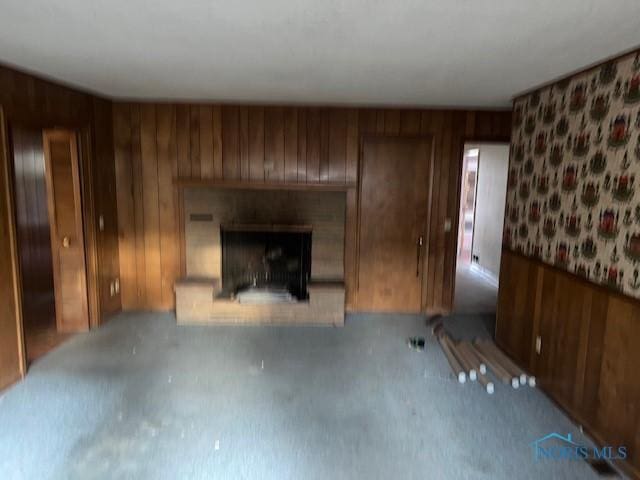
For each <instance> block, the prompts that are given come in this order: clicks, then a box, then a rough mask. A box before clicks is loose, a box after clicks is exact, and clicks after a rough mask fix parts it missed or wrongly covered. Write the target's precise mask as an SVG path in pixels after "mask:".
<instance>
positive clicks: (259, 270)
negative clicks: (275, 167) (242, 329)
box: [176, 187, 346, 325]
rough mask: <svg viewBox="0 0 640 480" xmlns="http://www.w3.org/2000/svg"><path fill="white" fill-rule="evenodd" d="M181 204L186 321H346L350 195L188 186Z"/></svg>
mask: <svg viewBox="0 0 640 480" xmlns="http://www.w3.org/2000/svg"><path fill="white" fill-rule="evenodd" d="M181 202H182V211H183V215H182V221H183V231H184V235H183V252H184V259H183V261H184V262H183V263H184V270H185V272H184V273H185V275H184V277H183V278H182V279H181V280H180V281H179V282H177V283H176V316H177V319H178V323H211V324H215V323H223V324H228V323H260V324H262V323H268V324H298V323H299V324H309V323H311V324H330V325H342V324H343V323H344V231H345V230H344V229H345V208H346V205H345V202H346V200H345V193H344V192H339V191H338V192H336V191H306V190H252V189H229V188H212V187H206V188H205V187H187V188H183V189H182V191H181ZM247 292H248V293H250V295H245V294H246V293H247ZM265 292H269V293H273V292H278V293H279V296H274V297H273V300H272V301H271V300H270V298H271V297H268V296H266V297H265V295H264V294H265ZM256 293H257V294H259V296H256V295H255V294H256ZM243 295H245V296H243ZM283 296H286V297H283ZM246 298H250V299H255V298H259V299H260V301H258V302H254V301H246V300H243V299H246ZM283 298H286V301H285V300H283ZM278 299H279V300H278Z"/></svg>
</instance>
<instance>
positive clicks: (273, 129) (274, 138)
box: [264, 107, 284, 182]
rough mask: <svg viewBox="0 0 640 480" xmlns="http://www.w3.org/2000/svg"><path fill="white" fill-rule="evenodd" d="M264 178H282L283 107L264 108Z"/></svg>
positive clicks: (279, 179) (273, 179)
mask: <svg viewBox="0 0 640 480" xmlns="http://www.w3.org/2000/svg"><path fill="white" fill-rule="evenodd" d="M264 135H265V140H264V148H265V154H264V164H265V180H270V181H274V182H278V181H282V180H283V179H284V109H283V108H282V107H269V108H266V109H265V126H264Z"/></svg>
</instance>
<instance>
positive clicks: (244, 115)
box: [238, 107, 251, 181]
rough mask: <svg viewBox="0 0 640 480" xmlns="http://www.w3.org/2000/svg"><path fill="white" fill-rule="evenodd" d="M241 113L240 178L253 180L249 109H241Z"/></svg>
mask: <svg viewBox="0 0 640 480" xmlns="http://www.w3.org/2000/svg"><path fill="white" fill-rule="evenodd" d="M239 110H240V112H239V120H238V121H239V126H238V128H239V139H238V140H239V142H240V147H239V149H240V178H241V179H242V180H247V181H248V180H251V175H250V174H249V108H248V107H240V109H239Z"/></svg>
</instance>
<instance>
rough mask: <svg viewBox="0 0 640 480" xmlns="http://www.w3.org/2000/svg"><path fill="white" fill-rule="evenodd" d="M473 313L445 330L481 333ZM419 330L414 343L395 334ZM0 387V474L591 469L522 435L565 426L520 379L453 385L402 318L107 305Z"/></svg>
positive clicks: (415, 325) (447, 475)
mask: <svg viewBox="0 0 640 480" xmlns="http://www.w3.org/2000/svg"><path fill="white" fill-rule="evenodd" d="M486 324H487V322H486V321H483V319H481V318H478V317H469V316H467V317H459V318H458V319H452V320H449V328H450V329H451V330H452V331H453V332H454V333H455V334H458V335H460V334H462V333H464V334H466V335H475V334H477V333H483V332H484V333H485V334H486ZM416 334H418V335H425V336H427V340H428V342H427V349H426V351H425V352H422V353H418V352H414V351H411V350H409V349H408V348H407V346H406V339H407V337H409V336H411V335H416ZM1 395H2V396H1V397H0V472H1V473H0V477H1V478H2V479H4V480H9V479H38V480H44V479H49V478H56V479H82V480H88V479H103V478H117V479H154V480H159V479H171V480H176V479H205V478H206V479H212V478H216V479H223V478H230V479H243V478H244V479H280V480H281V479H329V478H331V479H343V478H344V479H347V478H348V479H363V478H370V479H389V478H399V479H400V478H401V479H414V478H415V479H425V478H434V479H470V478H473V479H492V480H494V479H500V478H504V479H515V478H517V479H521V478H535V479H538V478H545V479H546V478H554V479H558V478H575V479H588V478H597V477H596V475H595V474H594V473H593V471H592V470H591V469H590V467H589V466H588V465H587V464H586V463H584V462H583V461H570V460H566V461H550V460H548V461H541V462H534V459H533V454H532V447H531V445H530V443H531V442H533V441H534V440H535V439H536V438H538V437H541V436H543V435H546V434H547V433H550V432H552V431H555V432H559V433H561V434H566V433H572V434H573V436H574V440H577V441H581V442H584V441H585V440H584V438H583V437H582V436H581V435H580V433H579V431H578V429H577V428H576V427H575V426H574V425H572V424H571V423H570V422H569V421H568V420H567V418H566V417H565V416H564V415H563V414H562V413H561V412H560V411H559V410H558V409H557V408H556V407H554V405H553V404H552V403H551V402H550V401H549V400H547V399H546V398H545V396H544V395H542V393H541V392H540V391H538V390H535V389H528V388H527V389H520V390H512V389H510V388H507V387H503V386H502V385H500V386H499V387H498V389H497V392H496V394H495V395H493V396H488V395H487V394H486V393H484V391H483V390H482V389H481V388H480V387H479V386H478V385H475V384H467V385H464V386H463V385H459V384H458V383H456V382H455V381H454V379H453V377H452V376H451V375H450V373H449V370H448V366H447V363H446V360H445V358H444V357H443V355H442V353H441V352H440V350H439V348H438V347H437V346H436V344H435V343H434V341H433V339H431V337H430V336H429V335H428V330H427V328H426V327H425V323H424V319H422V318H419V317H412V316H372V315H361V316H351V317H348V319H347V324H346V326H345V327H344V328H342V329H338V328H312V327H297V328H291V327H289V328H285V327H177V326H176V324H175V320H174V319H173V317H172V316H171V315H168V314H151V313H148V314H145V313H139V314H122V315H119V316H118V317H116V318H114V319H113V320H111V321H110V322H109V323H108V324H107V325H105V326H104V327H103V328H100V329H99V330H96V331H92V332H91V333H88V334H84V335H77V336H75V337H74V338H72V339H70V340H69V341H67V342H66V343H65V344H63V345H62V346H60V347H59V348H58V349H56V350H54V351H53V352H51V353H49V354H47V355H45V356H44V357H42V358H41V359H39V360H38V361H36V362H35V363H34V365H33V367H32V369H31V371H30V373H29V375H28V376H27V378H26V380H25V381H23V382H22V383H19V384H17V385H16V386H14V387H13V388H11V389H9V390H8V391H5V392H3V393H2V394H1Z"/></svg>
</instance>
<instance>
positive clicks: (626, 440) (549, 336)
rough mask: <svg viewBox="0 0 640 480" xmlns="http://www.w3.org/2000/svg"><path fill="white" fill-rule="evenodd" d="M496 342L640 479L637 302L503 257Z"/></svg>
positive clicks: (568, 275)
mask: <svg viewBox="0 0 640 480" xmlns="http://www.w3.org/2000/svg"><path fill="white" fill-rule="evenodd" d="M538 336H539V337H540V340H541V350H540V354H537V353H536V338H537V337H538ZM496 340H497V342H498V344H499V345H500V346H501V347H502V348H503V349H504V350H505V351H506V352H508V353H509V354H510V355H511V356H512V357H513V358H514V359H516V360H517V361H518V362H519V363H520V365H522V366H523V367H525V368H527V369H528V370H530V371H531V372H533V374H535V375H536V376H537V377H538V380H539V383H540V385H541V387H542V388H543V389H544V390H545V391H546V392H547V393H548V394H549V395H550V396H551V397H552V398H553V399H554V400H556V401H557V402H558V403H559V404H560V405H561V406H562V407H563V408H564V409H565V410H567V411H568V412H569V413H570V414H571V415H572V416H573V417H574V418H575V419H576V420H577V421H578V422H579V423H580V424H582V425H584V427H585V428H586V429H587V431H588V432H589V433H590V434H592V435H593V437H594V438H595V439H596V440H597V441H598V442H599V443H600V444H602V445H624V446H626V447H627V448H628V449H629V458H628V462H627V463H626V464H625V465H624V468H625V469H627V470H629V472H630V473H631V474H633V475H635V476H636V477H637V478H640V376H639V375H638V373H637V372H638V367H639V366H640V349H639V348H638V345H639V344H640V302H638V301H637V300H634V299H631V298H629V297H626V296H623V295H621V294H620V293H618V292H616V291H613V290H610V289H607V288H605V287H602V286H600V285H596V284H593V283H590V282H588V281H586V280H585V279H583V278H581V277H578V276H576V275H573V274H571V273H568V272H566V271H563V270H560V269H557V268H555V267H552V266H549V265H546V264H544V263H542V262H540V261H538V260H533V259H530V258H527V257H524V256H522V255H520V254H517V253H513V252H510V251H508V250H503V253H502V267H501V273H500V292H499V296H498V316H497V325H496Z"/></svg>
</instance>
